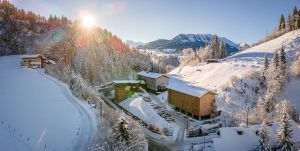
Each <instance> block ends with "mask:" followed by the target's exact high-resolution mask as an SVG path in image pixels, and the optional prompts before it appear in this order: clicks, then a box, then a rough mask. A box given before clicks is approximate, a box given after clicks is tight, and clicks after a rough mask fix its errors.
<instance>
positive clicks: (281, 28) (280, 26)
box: [279, 14, 285, 30]
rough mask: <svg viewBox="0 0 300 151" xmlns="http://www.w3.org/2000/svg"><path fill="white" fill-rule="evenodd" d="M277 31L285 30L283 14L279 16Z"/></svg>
mask: <svg viewBox="0 0 300 151" xmlns="http://www.w3.org/2000/svg"><path fill="white" fill-rule="evenodd" d="M279 30H285V18H284V16H283V14H281V17H280V20H279Z"/></svg>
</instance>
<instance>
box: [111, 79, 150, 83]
mask: <svg viewBox="0 0 300 151" xmlns="http://www.w3.org/2000/svg"><path fill="white" fill-rule="evenodd" d="M113 83H117V84H126V83H131V84H138V83H140V84H144V83H145V82H144V81H142V80H114V81H113Z"/></svg>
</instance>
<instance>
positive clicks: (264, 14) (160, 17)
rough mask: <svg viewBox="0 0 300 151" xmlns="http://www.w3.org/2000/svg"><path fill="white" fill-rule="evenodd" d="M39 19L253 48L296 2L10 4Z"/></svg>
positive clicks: (56, 0)
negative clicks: (89, 19) (209, 37)
mask: <svg viewBox="0 0 300 151" xmlns="http://www.w3.org/2000/svg"><path fill="white" fill-rule="evenodd" d="M11 1H12V2H13V3H14V4H15V5H16V6H17V7H20V8H23V9H25V10H32V11H34V12H38V13H40V14H41V15H44V16H49V14H50V13H52V14H56V15H59V16H60V15H64V16H67V17H69V18H71V19H75V18H77V17H78V16H79V14H80V13H81V12H86V13H89V14H92V15H93V16H95V18H96V22H97V24H98V25H99V26H101V27H102V28H106V29H108V30H110V31H112V32H113V33H114V34H115V35H118V36H119V37H121V38H122V39H123V40H135V41H142V42H149V41H152V40H156V39H159V38H163V39H171V38H173V37H174V36H176V35H178V34H180V33H204V34H205V33H211V34H217V35H219V36H224V37H227V38H228V39H230V40H232V41H234V42H247V43H253V42H255V41H257V40H259V39H261V38H263V37H264V36H265V35H266V34H267V33H270V32H271V31H272V30H273V29H274V28H275V27H277V25H278V20H279V17H280V15H281V14H282V13H283V14H284V15H285V16H287V14H288V13H289V12H290V11H291V10H292V9H293V7H294V6H295V5H296V6H300V1H299V0H11Z"/></svg>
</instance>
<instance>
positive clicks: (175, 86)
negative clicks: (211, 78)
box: [167, 81, 215, 97]
mask: <svg viewBox="0 0 300 151" xmlns="http://www.w3.org/2000/svg"><path fill="white" fill-rule="evenodd" d="M167 88H168V89H171V90H174V91H177V92H181V93H184V94H188V95H191V96H195V97H199V96H202V95H204V94H206V93H208V92H211V93H214V92H212V91H210V90H208V89H205V88H202V87H199V86H195V85H192V84H189V83H185V82H174V81H172V82H170V83H169V85H168V86H167ZM214 94H215V93H214Z"/></svg>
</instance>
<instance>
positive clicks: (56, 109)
mask: <svg viewBox="0 0 300 151" xmlns="http://www.w3.org/2000/svg"><path fill="white" fill-rule="evenodd" d="M19 61H20V56H6V57H0V71H1V74H0V90H1V91H0V96H1V97H0V102H1V106H0V121H1V123H0V149H1V150H5V151H40V150H43V151H44V150H55V151H71V150H72V151H73V150H76V151H80V150H83V149H84V148H85V147H86V145H87V144H88V142H89V141H90V140H91V138H92V137H93V134H94V132H95V130H96V118H95V114H94V111H93V109H92V108H91V107H90V106H88V105H87V104H85V103H83V102H80V101H78V100H77V99H76V98H75V97H73V96H72V94H71V92H70V90H69V89H68V87H67V86H66V85H64V84H62V83H61V82H59V81H57V80H55V79H53V78H51V77H49V76H47V75H45V74H43V71H42V70H32V69H27V68H21V67H20V65H19Z"/></svg>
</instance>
